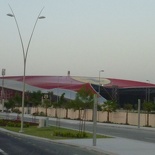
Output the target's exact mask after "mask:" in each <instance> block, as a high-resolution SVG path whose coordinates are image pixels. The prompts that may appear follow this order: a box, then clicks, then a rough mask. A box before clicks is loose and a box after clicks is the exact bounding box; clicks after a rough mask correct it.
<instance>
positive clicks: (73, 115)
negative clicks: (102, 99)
mask: <svg viewBox="0 0 155 155" xmlns="http://www.w3.org/2000/svg"><path fill="white" fill-rule="evenodd" d="M20 110H21V109H20ZM35 112H39V113H40V112H43V113H44V114H45V113H46V109H45V108H43V107H38V108H29V109H28V108H25V109H24V113H30V114H33V113H35ZM56 113H57V116H58V117H59V118H66V109H55V108H48V109H47V115H48V116H50V117H55V116H56ZM83 114H84V111H83V110H81V111H80V118H83ZM67 116H68V118H69V119H78V118H79V111H78V110H76V111H74V110H73V109H69V110H68V115H67ZM92 116H93V111H92V110H91V109H87V110H86V120H87V121H92ZM109 118H110V119H109V120H110V122H112V123H119V124H125V123H126V112H125V111H116V112H112V113H110V117H109ZM97 121H98V122H106V121H107V112H102V111H98V112H97ZM146 123H147V114H144V113H141V114H140V126H145V125H146ZM128 124H130V125H138V113H136V112H129V113H128ZM149 125H151V126H152V127H155V114H149Z"/></svg>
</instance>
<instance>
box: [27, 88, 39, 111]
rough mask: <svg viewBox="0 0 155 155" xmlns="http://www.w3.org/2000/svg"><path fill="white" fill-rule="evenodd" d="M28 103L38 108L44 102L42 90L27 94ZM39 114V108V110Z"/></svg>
mask: <svg viewBox="0 0 155 155" xmlns="http://www.w3.org/2000/svg"><path fill="white" fill-rule="evenodd" d="M26 94H27V97H26V102H27V103H30V104H32V106H34V107H38V105H40V104H41V101H42V93H41V91H40V90H38V91H33V92H27V93H26ZM37 112H38V108H37Z"/></svg>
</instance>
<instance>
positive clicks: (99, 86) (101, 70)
mask: <svg viewBox="0 0 155 155" xmlns="http://www.w3.org/2000/svg"><path fill="white" fill-rule="evenodd" d="M101 72H104V70H100V71H99V85H98V94H99V95H100V74H101Z"/></svg>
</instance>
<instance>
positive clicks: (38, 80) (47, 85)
mask: <svg viewBox="0 0 155 155" xmlns="http://www.w3.org/2000/svg"><path fill="white" fill-rule="evenodd" d="M4 78H5V79H8V80H13V81H19V82H22V81H23V76H8V77H4ZM0 79H2V77H1V78H0ZM25 80H26V84H29V85H31V86H35V87H38V88H43V89H53V88H64V89H70V90H74V91H77V90H78V89H80V88H81V87H82V86H83V85H84V84H89V85H90V84H96V85H98V84H99V78H98V77H78V76H26V79H25ZM100 84H102V85H103V86H104V87H112V86H117V87H119V88H145V87H155V84H150V83H147V82H138V81H131V80H122V79H112V78H100ZM90 87H91V86H90Z"/></svg>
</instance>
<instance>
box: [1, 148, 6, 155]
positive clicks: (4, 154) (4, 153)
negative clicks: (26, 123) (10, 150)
mask: <svg viewBox="0 0 155 155" xmlns="http://www.w3.org/2000/svg"><path fill="white" fill-rule="evenodd" d="M0 153H2V154H3V155H8V154H7V153H6V152H4V151H3V150H2V149H0Z"/></svg>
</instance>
